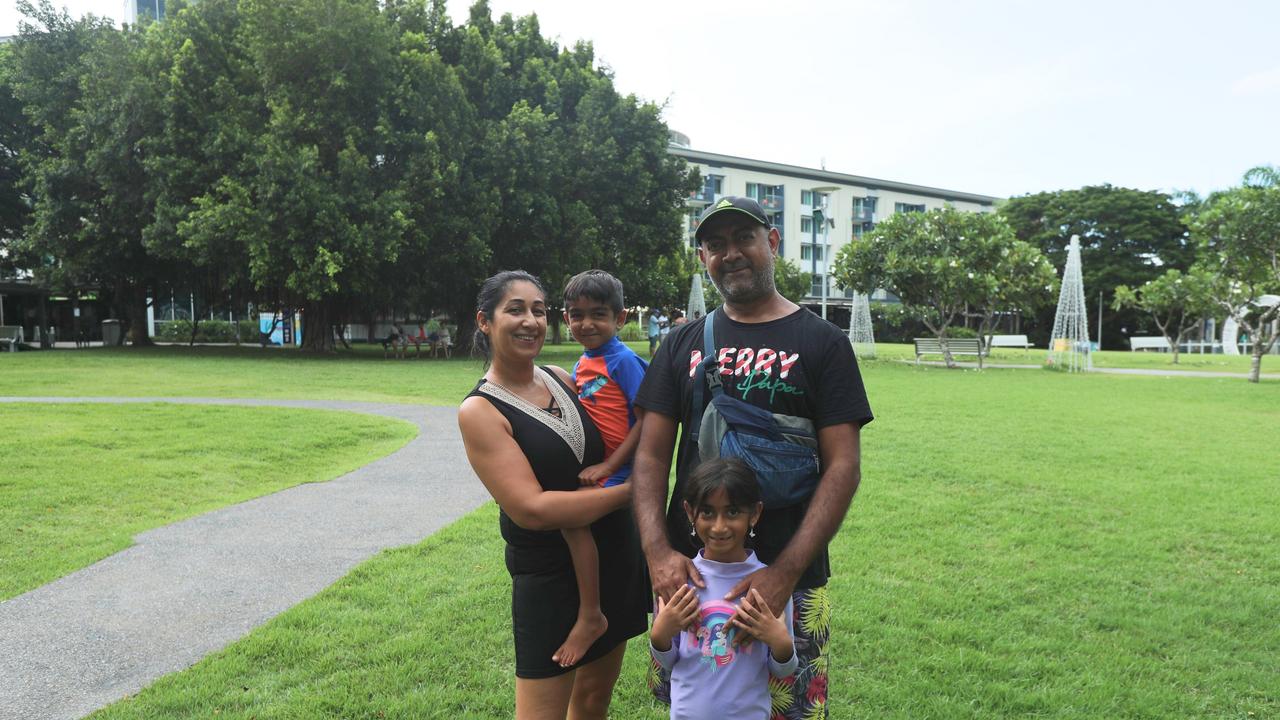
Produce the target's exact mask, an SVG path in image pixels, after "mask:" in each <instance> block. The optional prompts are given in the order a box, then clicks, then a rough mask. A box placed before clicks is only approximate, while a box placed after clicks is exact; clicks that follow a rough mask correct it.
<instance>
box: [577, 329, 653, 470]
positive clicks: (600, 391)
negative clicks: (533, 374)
mask: <svg viewBox="0 0 1280 720" xmlns="http://www.w3.org/2000/svg"><path fill="white" fill-rule="evenodd" d="M648 369H649V363H647V362H645V361H644V360H642V359H641V358H640V356H639V355H636V353H635V351H634V350H632V349H631V348H629V347H627V346H626V345H625V344H623V342H622V341H621V340H619V339H618V338H617V336H616V335H615V336H614V337H612V338H610V339H609V342H606V343H605V344H603V345H601V346H600V347H598V348H596V349H594V350H586V351H584V352H583V353H582V357H580V358H578V362H577V364H576V365H574V366H573V383H574V385H575V386H576V387H577V388H578V400H579V401H581V402H582V407H583V408H585V409H586V411H587V415H589V416H591V422H593V423H595V426H596V428H597V429H598V430H600V437H601V438H603V439H604V448H605V457H608V456H609V455H612V454H613V452H614V451H615V450H617V449H618V446H619V445H621V444H622V441H623V440H626V439H627V433H629V432H630V431H631V426H633V425H635V424H636V413H635V399H636V393H638V392H640V382H641V381H642V380H644V373H645V371H646V370H648ZM630 475H631V463H630V462H627V463H626V464H625V465H623V466H622V467H621V468H619V470H618V472H617V473H615V474H614V475H613V476H612V477H610V478H609V479H608V481H607V482H606V483H605V484H606V485H616V484H617V483H619V482H622V481H624V480H626V478H628V477H629V476H630Z"/></svg>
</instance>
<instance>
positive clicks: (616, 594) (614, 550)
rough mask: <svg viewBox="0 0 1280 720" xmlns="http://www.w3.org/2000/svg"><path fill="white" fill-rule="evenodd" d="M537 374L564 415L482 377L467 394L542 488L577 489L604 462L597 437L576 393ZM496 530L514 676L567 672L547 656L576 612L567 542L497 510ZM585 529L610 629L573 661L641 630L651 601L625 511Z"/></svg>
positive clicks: (636, 541) (587, 657)
mask: <svg viewBox="0 0 1280 720" xmlns="http://www.w3.org/2000/svg"><path fill="white" fill-rule="evenodd" d="M536 372H538V373H539V374H540V375H542V377H543V379H544V380H546V382H547V386H548V387H549V388H550V389H551V393H552V397H553V398H555V400H556V404H557V405H558V406H559V407H560V412H561V415H562V416H563V419H562V418H558V417H556V416H555V415H553V414H551V413H549V412H547V411H546V410H544V409H542V408H539V407H537V406H536V405H534V404H532V403H530V402H528V401H527V400H525V399H523V398H521V397H518V396H516V395H514V394H512V393H510V392H508V391H507V390H506V389H505V388H503V387H501V386H499V385H495V384H493V383H490V382H487V381H486V380H484V379H481V380H480V382H479V383H477V384H476V387H475V389H474V390H472V391H471V393H470V394H469V395H468V396H467V397H471V396H472V395H477V396H480V397H483V398H485V399H486V400H488V401H489V402H490V403H492V404H493V406H494V407H496V408H497V409H498V411H499V412H501V413H502V414H503V416H504V417H506V418H507V421H508V422H510V423H511V432H512V435H513V437H514V438H515V441H516V444H517V445H519V446H520V449H521V450H522V451H524V455H525V457H526V458H528V460H529V465H530V466H531V467H532V468H533V474H534V475H535V476H536V477H537V478H538V483H539V484H540V485H541V486H542V489H543V490H565V491H576V490H577V489H578V473H579V472H581V471H582V468H584V467H586V466H588V465H594V464H596V463H598V462H601V461H602V460H603V459H604V442H603V441H602V440H601V439H600V433H599V432H598V431H597V430H596V427H595V425H593V424H592V423H591V420H590V418H589V417H588V416H587V413H586V411H585V410H583V409H582V406H581V405H580V404H579V403H578V397H577V392H575V391H574V390H573V389H572V388H569V387H568V386H566V385H565V384H564V383H563V382H561V381H560V379H559V378H558V377H556V376H555V374H554V373H553V372H552V371H550V370H547V369H545V368H538V369H537V371H536ZM583 492H592V491H591V490H585V491H583ZM499 528H500V529H501V532H502V539H503V540H505V541H506V543H507V548H506V564H507V572H509V573H510V574H511V624H512V627H513V630H514V634H515V648H516V677H520V678H547V677H554V676H556V675H562V674H564V673H566V672H569V671H570V670H572V669H573V668H562V667H560V666H559V665H557V664H556V663H554V662H552V660H551V655H552V654H553V653H555V651H556V649H557V648H559V647H560V645H561V644H562V643H564V641H565V638H567V637H569V630H570V629H572V628H573V624H574V622H575V621H576V620H577V617H578V586H577V582H576V580H575V576H574V572H573V560H572V558H571V557H570V555H569V546H568V545H567V544H565V541H564V536H563V535H561V534H560V531H559V530H550V531H541V530H528V529H526V528H522V527H520V526H519V525H517V524H516V522H515V521H514V520H512V519H511V518H510V517H509V516H508V515H507V513H506V512H504V511H502V512H500V513H499ZM591 534H592V535H593V536H594V537H595V541H596V548H597V550H598V553H599V556H600V607H601V610H602V611H603V612H604V615H605V617H606V618H608V620H609V628H608V630H606V631H605V634H604V635H603V636H601V637H600V639H599V640H597V641H596V642H595V644H593V645H592V646H591V648H590V649H589V650H588V651H587V653H586V655H584V656H583V658H582V660H581V661H579V663H578V664H579V665H584V664H586V663H589V662H591V661H592V660H595V659H597V658H600V657H602V656H604V655H607V654H608V653H609V652H610V651H612V650H613V649H614V648H615V647H617V645H618V643H621V642H625V641H626V640H627V639H628V638H632V637H635V636H636V635H639V634H641V633H643V632H645V631H646V630H647V629H648V621H647V617H646V614H647V613H648V611H649V607H650V602H651V601H650V591H649V573H648V571H647V569H646V568H645V564H644V556H643V554H642V552H641V549H640V539H639V535H638V534H637V532H636V527H635V522H634V521H633V520H632V518H631V513H630V511H629V510H627V509H625V508H624V509H622V510H618V511H615V512H613V513H610V514H609V515H606V516H605V517H603V518H600V519H599V520H597V521H596V522H595V523H593V524H592V525H591Z"/></svg>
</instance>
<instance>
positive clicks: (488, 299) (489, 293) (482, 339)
mask: <svg viewBox="0 0 1280 720" xmlns="http://www.w3.org/2000/svg"><path fill="white" fill-rule="evenodd" d="M519 280H523V281H525V282H527V283H532V284H533V286H534V287H536V288H538V292H540V293H542V298H543V299H544V300H545V299H546V297H547V289H546V288H544V287H542V281H541V280H539V279H538V278H537V277H536V276H534V275H532V274H530V273H527V272H525V271H524V270H503V271H502V272H500V273H498V274H497V275H494V276H493V277H491V278H489V279H488V280H485V281H484V282H483V283H481V285H480V292H478V293H476V310H477V311H478V312H480V313H482V314H483V315H484V317H485V319H486V320H488V321H489V322H493V312H494V310H497V309H498V303H500V302H502V298H503V297H504V296H505V295H506V294H507V287H508V286H510V285H511V283H513V282H517V281H519ZM471 352H472V354H474V355H481V356H483V357H484V359H485V362H488V361H489V336H488V335H485V334H484V333H482V332H480V328H478V327H477V328H476V333H475V335H474V336H472V338H471Z"/></svg>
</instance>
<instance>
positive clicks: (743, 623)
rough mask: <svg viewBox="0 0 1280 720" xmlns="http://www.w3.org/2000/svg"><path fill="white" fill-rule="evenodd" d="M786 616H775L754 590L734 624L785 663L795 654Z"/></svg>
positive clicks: (736, 614)
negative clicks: (766, 646)
mask: <svg viewBox="0 0 1280 720" xmlns="http://www.w3.org/2000/svg"><path fill="white" fill-rule="evenodd" d="M784 616H785V612H784V613H782V614H779V615H774V614H773V611H771V610H770V609H769V605H768V604H767V603H766V602H765V601H764V596H762V595H761V594H760V591H759V590H756V589H755V588H752V589H751V592H750V593H748V594H747V596H746V597H745V598H743V599H742V604H741V605H739V606H738V610H737V612H735V613H734V614H733V624H734V625H737V626H738V627H740V628H742V629H743V630H745V631H746V632H747V633H749V634H750V635H751V636H752V637H754V638H756V639H757V640H760V641H761V642H763V643H764V644H766V645H768V646H769V653H770V654H771V655H773V659H774V660H777V661H778V662H782V663H784V662H786V661H788V660H790V659H791V653H792V652H793V648H792V642H791V633H790V632H788V631H787V624H786V622H784V621H783V617H784ZM655 624H656V621H655Z"/></svg>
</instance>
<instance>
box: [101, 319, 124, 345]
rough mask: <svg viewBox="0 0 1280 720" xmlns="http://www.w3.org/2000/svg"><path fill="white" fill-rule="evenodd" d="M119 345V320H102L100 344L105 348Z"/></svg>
mask: <svg viewBox="0 0 1280 720" xmlns="http://www.w3.org/2000/svg"><path fill="white" fill-rule="evenodd" d="M119 343H120V321H119V320H103V321H102V344H103V345H106V346H107V347H111V346H112V345H117V344H119Z"/></svg>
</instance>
